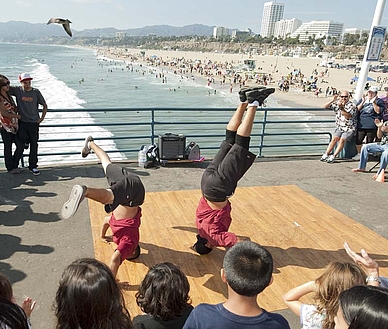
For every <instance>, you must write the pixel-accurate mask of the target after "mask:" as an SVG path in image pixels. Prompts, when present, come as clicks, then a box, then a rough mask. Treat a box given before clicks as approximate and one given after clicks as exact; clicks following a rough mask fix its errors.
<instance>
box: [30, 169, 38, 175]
mask: <svg viewBox="0 0 388 329" xmlns="http://www.w3.org/2000/svg"><path fill="white" fill-rule="evenodd" d="M30 172H31V173H32V174H33V175H34V176H39V175H40V171H39V170H38V168H32V169H30Z"/></svg>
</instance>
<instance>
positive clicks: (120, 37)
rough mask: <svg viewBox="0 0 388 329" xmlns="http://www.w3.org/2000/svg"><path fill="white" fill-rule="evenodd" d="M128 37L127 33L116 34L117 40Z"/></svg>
mask: <svg viewBox="0 0 388 329" xmlns="http://www.w3.org/2000/svg"><path fill="white" fill-rule="evenodd" d="M126 36H127V34H126V33H125V32H116V38H117V39H124V38H125V37H126Z"/></svg>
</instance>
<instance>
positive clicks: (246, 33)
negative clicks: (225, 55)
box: [232, 28, 252, 39]
mask: <svg viewBox="0 0 388 329" xmlns="http://www.w3.org/2000/svg"><path fill="white" fill-rule="evenodd" d="M251 35H252V30H251V29H250V28H247V29H246V30H245V31H241V30H234V31H233V32H232V39H235V38H237V37H240V38H242V39H246V38H248V37H250V36H251Z"/></svg>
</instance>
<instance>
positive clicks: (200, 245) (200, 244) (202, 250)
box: [193, 234, 213, 255]
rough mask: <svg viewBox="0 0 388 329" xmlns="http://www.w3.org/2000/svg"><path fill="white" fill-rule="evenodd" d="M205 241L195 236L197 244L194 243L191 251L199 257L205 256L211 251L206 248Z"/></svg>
mask: <svg viewBox="0 0 388 329" xmlns="http://www.w3.org/2000/svg"><path fill="white" fill-rule="evenodd" d="M206 244H207V240H206V239H205V238H203V237H201V236H200V235H199V234H197V242H196V243H194V245H193V249H194V250H195V251H196V252H197V253H199V254H200V255H206V254H208V253H209V252H211V251H212V250H213V249H212V248H209V247H207V246H206Z"/></svg>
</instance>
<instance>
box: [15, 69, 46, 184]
mask: <svg viewBox="0 0 388 329" xmlns="http://www.w3.org/2000/svg"><path fill="white" fill-rule="evenodd" d="M31 80H32V78H31V75H30V74H28V73H22V74H20V75H19V81H20V84H21V86H20V87H10V90H9V93H10V94H11V95H12V96H15V97H16V102H17V106H18V109H19V114H20V115H21V119H19V131H18V135H19V138H20V139H21V140H22V141H23V143H24V144H25V145H26V146H27V147H28V144H30V155H29V158H28V169H29V170H30V172H31V173H32V174H33V175H35V176H37V175H39V174H40V172H39V170H38V168H37V167H38V139H39V124H40V123H41V122H42V121H43V120H44V117H45V116H46V113H47V104H46V101H45V100H44V98H43V96H42V94H41V93H40V91H39V90H38V89H36V88H33V87H31ZM39 105H42V106H43V109H42V115H39Z"/></svg>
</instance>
